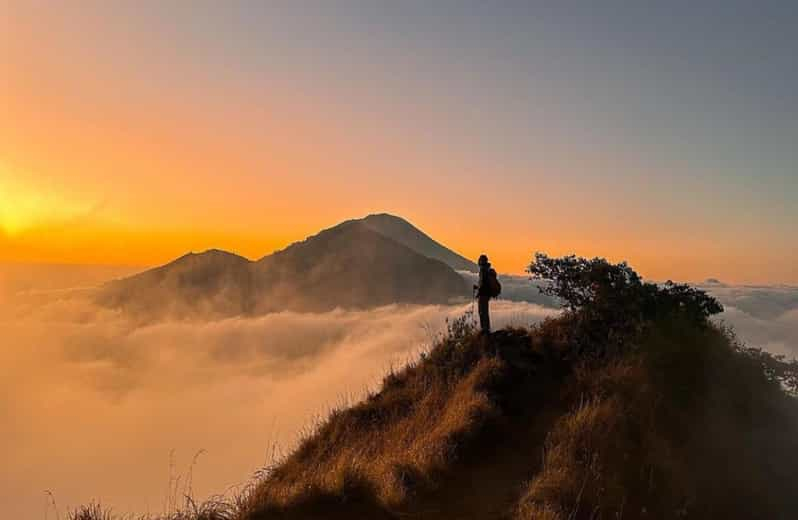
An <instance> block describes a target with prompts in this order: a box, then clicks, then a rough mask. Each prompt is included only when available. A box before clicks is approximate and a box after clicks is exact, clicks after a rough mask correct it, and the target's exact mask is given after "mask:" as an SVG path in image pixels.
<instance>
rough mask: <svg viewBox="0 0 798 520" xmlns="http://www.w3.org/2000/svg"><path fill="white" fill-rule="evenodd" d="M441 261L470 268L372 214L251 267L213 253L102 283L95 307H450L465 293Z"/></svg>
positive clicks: (205, 310)
mask: <svg viewBox="0 0 798 520" xmlns="http://www.w3.org/2000/svg"><path fill="white" fill-rule="evenodd" d="M394 236H396V237H397V238H394ZM411 245H413V246H415V247H411ZM419 249H421V250H422V251H423V252H424V253H426V254H424V253H422V252H419ZM445 260H448V261H449V262H451V263H452V264H454V265H455V266H456V268H458V269H460V268H468V267H469V265H468V264H469V261H468V260H466V259H465V258H463V257H462V256H460V255H458V254H457V253H454V252H453V251H451V250H449V249H448V248H445V247H444V246H442V245H440V244H438V243H437V242H435V241H434V240H432V239H431V238H429V237H428V236H427V235H425V234H424V233H422V232H421V231H419V230H418V229H417V228H415V227H414V226H412V225H411V224H409V223H408V222H407V221H405V220H404V219H401V218H399V217H394V216H392V215H386V214H382V215H370V216H368V217H366V218H363V219H356V220H347V221H345V222H342V223H340V224H338V225H336V226H333V227H331V228H329V229H325V230H322V231H321V232H319V233H317V234H316V235H313V236H310V237H308V238H306V239H305V240H303V241H300V242H296V243H294V244H291V245H290V246H288V247H286V248H285V249H283V250H280V251H276V252H275V253H272V254H270V255H267V256H264V257H263V258H261V259H260V260H257V261H251V260H248V259H247V258H244V257H242V256H239V255H236V254H234V253H229V252H226V251H222V250H218V249H211V250H208V251H205V252H203V253H188V254H186V255H183V256H181V257H180V258H178V259H176V260H174V261H173V262H170V263H168V264H166V265H163V266H161V267H157V268H154V269H150V270H148V271H145V272H143V273H139V274H137V275H134V276H131V277H128V278H124V279H121V280H117V281H114V282H111V283H109V284H106V285H105V286H104V287H103V288H102V290H101V291H100V294H99V295H98V301H99V302H100V303H102V304H103V305H106V306H108V307H112V308H119V309H123V310H125V311H129V312H131V313H134V314H136V315H138V316H142V317H145V318H152V319H155V318H159V317H167V316H168V317H178V318H185V317H191V316H193V315H201V316H203V317H227V316H236V315H242V314H243V315H252V314H264V313H269V312H279V311H284V310H292V311H313V312H315V311H325V310H331V309H334V308H337V307H341V308H350V309H366V308H371V307H376V306H380V305H388V304H391V303H417V304H430V303H448V302H450V301H452V300H456V299H459V298H464V297H466V296H468V294H469V290H468V286H467V283H466V281H465V280H464V278H463V277H461V276H460V275H459V274H457V273H456V272H455V270H454V269H455V268H454V267H453V266H452V265H451V264H449V263H447V262H446V261H445Z"/></svg>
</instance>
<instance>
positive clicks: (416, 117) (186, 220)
mask: <svg viewBox="0 0 798 520" xmlns="http://www.w3.org/2000/svg"><path fill="white" fill-rule="evenodd" d="M67 4H69V5H68V6H67ZM262 4H264V3H263V2H235V3H234V2H193V1H192V2H188V1H175V2H126V3H121V2H97V3H92V2H89V1H81V2H42V3H38V2H14V1H11V2H4V3H3V5H2V7H0V261H14V262H61V263H102V264H135V265H152V264H157V263H163V262H165V261H168V260H170V259H171V258H174V257H176V256H179V255H180V254H182V253H184V252H186V251H188V250H195V251H197V250H202V249H206V248H210V247H220V248H224V249H228V250H232V251H236V252H238V253H240V254H243V255H245V256H248V257H250V258H258V257H260V256H262V255H264V254H266V253H269V252H270V251H272V250H274V249H275V248H278V247H282V246H284V245H286V244H287V243H289V242H292V241H294V240H297V239H300V238H303V237H304V236H306V235H308V234H310V233H313V232H315V231H317V230H318V229H320V228H322V227H325V226H329V225H332V224H334V223H336V222H338V221H340V220H343V219H346V218H350V217H355V216H362V215H365V214H367V213H370V212H378V211H388V212H391V213H395V214H399V215H402V216H404V217H406V218H408V219H409V220H410V221H412V222H414V223H416V224H417V225H419V226H420V227H421V228H422V229H424V230H425V231H427V232H429V233H430V234H431V235H432V236H433V237H435V238H437V239H438V240H440V241H442V242H444V243H446V244H447V245H449V246H451V247H453V248H455V249H457V250H458V251H460V252H462V253H464V254H466V255H468V256H471V257H475V256H477V255H478V254H479V253H480V252H482V251H483V250H484V251H486V252H488V253H489V254H490V255H491V256H492V257H493V260H494V264H495V265H496V266H497V267H498V268H499V270H500V271H506V272H520V271H521V270H522V269H523V267H524V265H525V263H526V262H528V260H529V258H530V257H531V255H532V252H533V251H535V250H545V251H548V252H549V253H551V254H561V253H567V252H576V253H578V254H582V255H602V256H607V257H609V258H612V259H616V260H619V259H627V260H629V261H630V262H631V263H632V265H633V266H635V267H637V268H638V269H639V270H640V271H641V272H642V273H643V274H644V275H646V276H648V277H651V278H655V279H665V278H674V279H679V280H700V279H703V278H706V277H717V278H720V279H723V280H725V281H730V282H750V283H791V284H798V240H796V231H795V229H796V223H798V204H796V202H797V201H798V96H796V95H795V93H796V92H798V37H796V35H795V33H796V27H798V4H796V3H795V2H786V1H785V2H735V1H724V2H682V1H669V2H660V7H651V6H650V5H649V4H651V3H650V2H631V1H628V2H616V1H606V2H550V3H548V4H549V5H544V4H543V3H537V2H527V1H524V2H520V1H519V2H498V3H497V2H493V3H491V4H500V6H497V5H488V4H489V3H487V2H465V1H457V2H454V1H452V2H447V1H444V2H434V3H433V2H426V1H423V2H422V1H419V2H416V1H406V2H381V1H376V2H365V1H364V2H335V6H333V2H326V1H325V2H321V1H320V2H318V3H316V2H301V4H302V6H301V7H299V6H294V5H293V4H294V3H290V2H280V3H278V2H274V3H272V4H271V6H265V5H262ZM278 4H282V5H278ZM314 4H315V5H314ZM643 4H646V5H645V6H644V5H643ZM699 4H700V5H699Z"/></svg>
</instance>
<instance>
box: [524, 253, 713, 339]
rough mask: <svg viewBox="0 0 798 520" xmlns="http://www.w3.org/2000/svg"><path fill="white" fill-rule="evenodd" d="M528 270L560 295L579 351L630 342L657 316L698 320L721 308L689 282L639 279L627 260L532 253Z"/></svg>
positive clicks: (703, 320)
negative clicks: (574, 325)
mask: <svg viewBox="0 0 798 520" xmlns="http://www.w3.org/2000/svg"><path fill="white" fill-rule="evenodd" d="M527 271H528V272H529V273H530V274H531V275H532V277H533V278H534V279H538V280H544V281H546V282H547V283H546V284H545V285H542V286H541V287H540V291H541V292H542V293H543V294H546V295H548V296H554V297H556V298H558V299H560V300H561V301H562V302H563V304H564V306H565V307H566V309H567V310H568V311H569V313H570V314H571V316H572V318H573V320H574V323H575V324H576V327H575V328H574V334H575V335H574V337H573V340H574V342H575V343H576V344H577V345H578V346H579V351H580V353H585V352H587V353H589V354H605V353H606V352H607V351H608V350H611V351H617V350H618V349H621V348H622V347H623V346H624V345H626V346H628V345H630V344H634V343H635V342H634V339H635V338H637V337H638V336H639V335H640V333H641V332H643V331H644V329H645V328H646V326H647V325H649V324H651V323H653V322H656V321H659V320H664V319H673V318H678V319H680V320H686V321H689V322H690V323H693V324H696V325H702V324H705V323H706V322H707V318H709V317H710V316H712V315H713V314H717V313H720V312H722V311H723V306H721V304H720V303H718V301H717V300H715V299H714V298H712V297H711V296H709V295H707V294H706V293H705V292H704V291H701V290H699V289H696V288H694V287H690V286H689V285H686V284H677V283H674V282H671V281H670V280H669V281H668V282H666V283H665V284H662V285H657V284H654V283H650V282H644V281H643V280H642V278H641V277H640V275H638V274H637V273H636V272H635V270H634V269H632V268H631V267H629V265H628V264H627V263H626V262H621V263H619V264H613V263H610V262H608V261H607V260H606V259H604V258H593V259H586V258H581V257H577V256H574V255H570V256H564V257H561V258H550V257H549V256H548V255H546V254H545V253H536V254H535V260H534V261H533V262H532V263H531V264H530V266H529V268H528V269H527ZM630 339H631V340H632V341H631V342H630Z"/></svg>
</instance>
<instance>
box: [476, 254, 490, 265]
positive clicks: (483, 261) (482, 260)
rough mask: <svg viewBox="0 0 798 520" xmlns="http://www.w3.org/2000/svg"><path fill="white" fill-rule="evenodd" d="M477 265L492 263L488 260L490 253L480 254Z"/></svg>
mask: <svg viewBox="0 0 798 520" xmlns="http://www.w3.org/2000/svg"><path fill="white" fill-rule="evenodd" d="M477 265H490V262H488V255H479V260H477Z"/></svg>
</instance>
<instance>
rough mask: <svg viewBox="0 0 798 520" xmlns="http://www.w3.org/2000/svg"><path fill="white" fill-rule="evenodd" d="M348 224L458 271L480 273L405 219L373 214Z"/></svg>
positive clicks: (460, 256) (462, 258)
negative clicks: (370, 231)
mask: <svg viewBox="0 0 798 520" xmlns="http://www.w3.org/2000/svg"><path fill="white" fill-rule="evenodd" d="M348 222H360V223H362V224H363V225H365V226H366V227H368V228H370V229H373V230H374V231H377V232H378V233H380V234H382V235H385V236H387V237H388V238H391V239H393V240H395V241H397V242H399V243H400V244H402V245H405V246H407V247H409V248H410V249H412V250H414V251H416V252H417V253H419V254H422V255H424V256H426V257H428V258H432V259H435V260H440V261H441V262H443V263H445V264H446V265H448V266H449V267H451V268H452V269H454V270H456V271H471V272H476V271H478V268H477V265H476V264H475V263H474V262H472V261H471V260H469V259H468V258H465V257H464V256H462V255H460V254H458V253H456V252H455V251H452V250H451V249H449V248H448V247H446V246H444V245H442V244H440V243H439V242H437V241H435V240H433V239H432V238H430V236H429V235H427V234H426V233H424V232H423V231H421V230H420V229H418V228H417V227H416V226H414V225H413V224H411V223H410V222H409V221H408V220H407V219H405V218H402V217H399V216H397V215H392V214H390V213H373V214H371V215H367V216H366V217H363V218H361V219H357V220H353V221H348Z"/></svg>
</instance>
